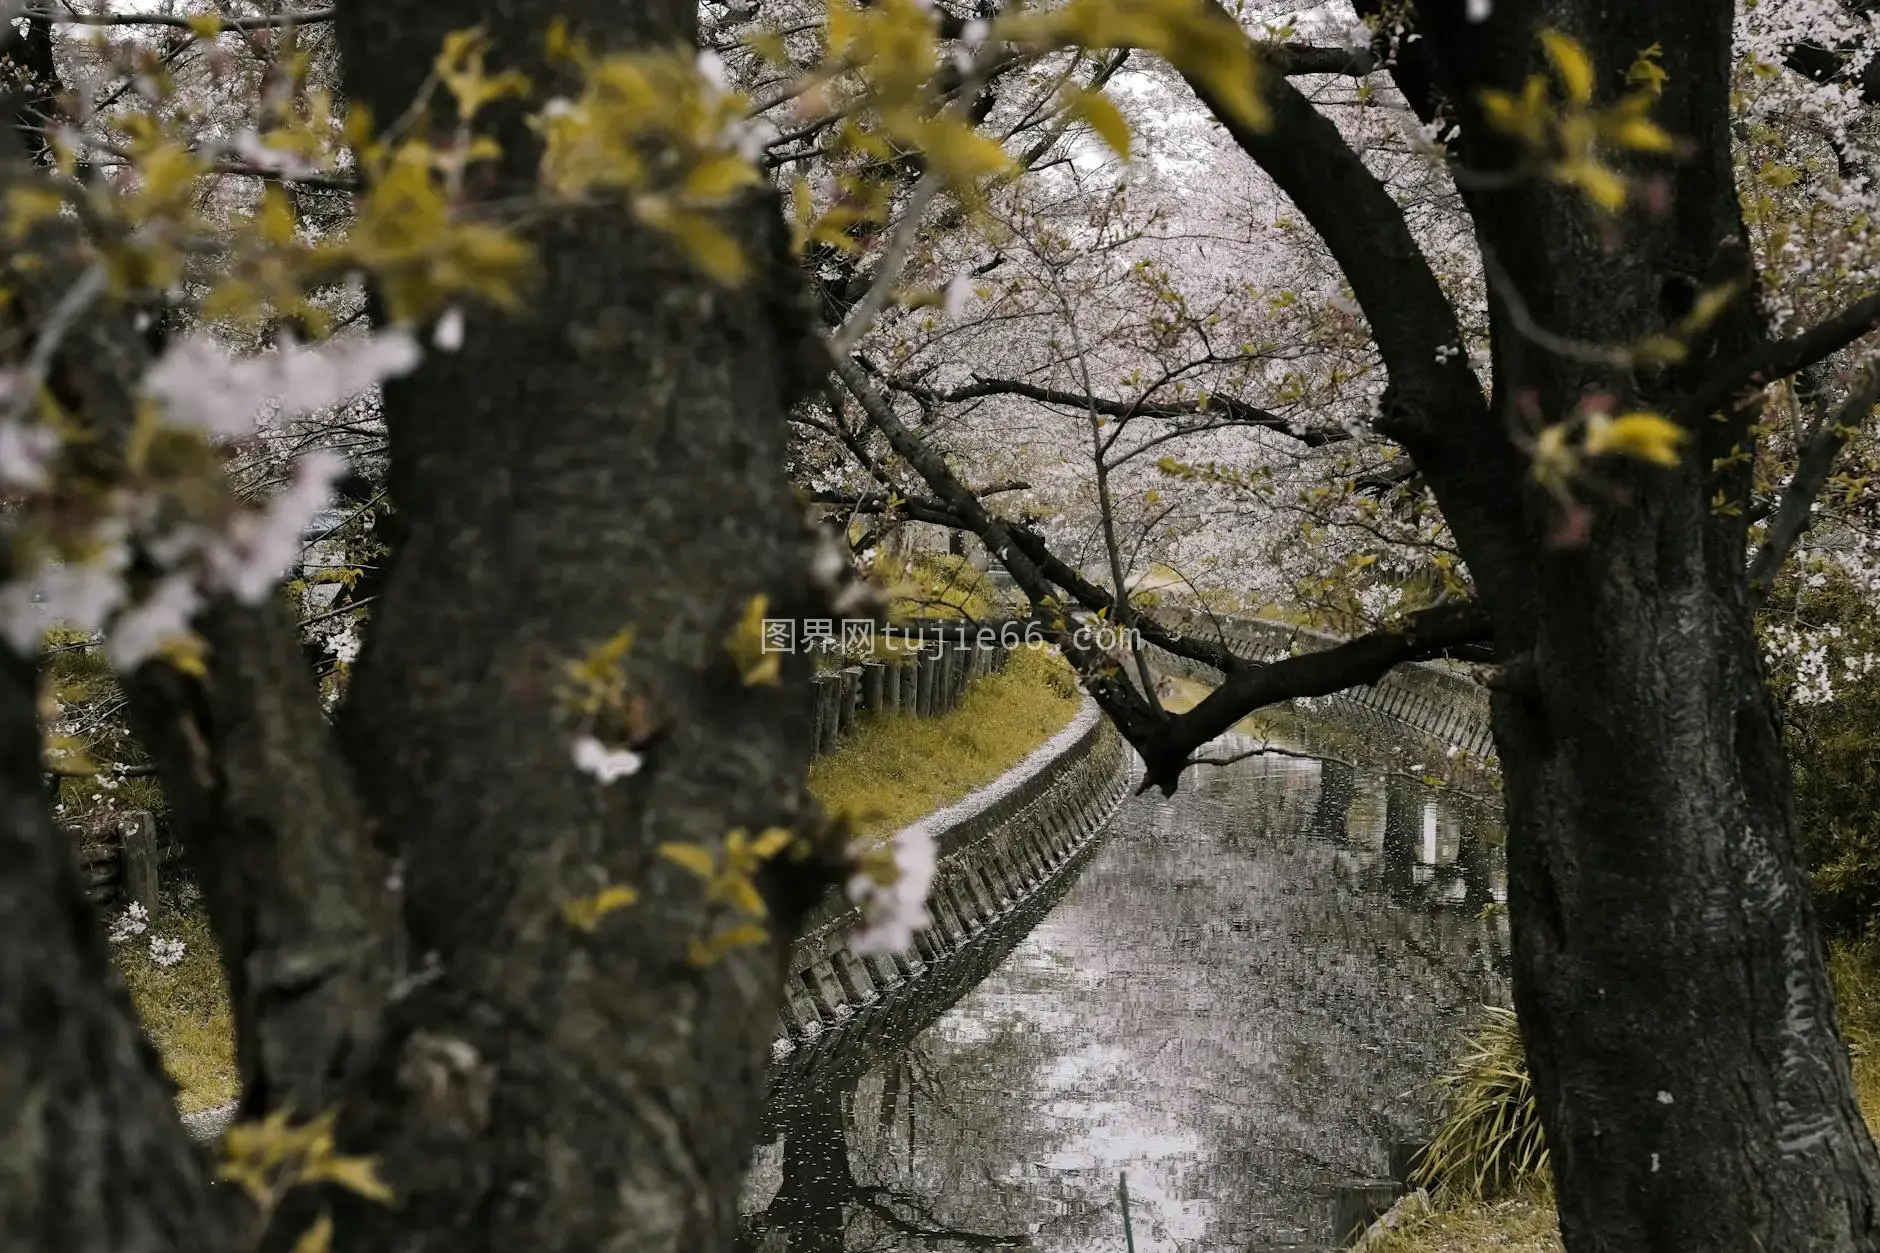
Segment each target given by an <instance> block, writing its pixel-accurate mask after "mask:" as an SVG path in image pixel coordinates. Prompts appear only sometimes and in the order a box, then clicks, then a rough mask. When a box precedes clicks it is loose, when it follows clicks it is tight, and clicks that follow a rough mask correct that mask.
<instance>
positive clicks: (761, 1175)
mask: <svg viewBox="0 0 1880 1253" xmlns="http://www.w3.org/2000/svg"><path fill="white" fill-rule="evenodd" d="M1499 838H1500V835H1499V824H1498V820H1497V816H1496V814H1495V812H1494V811H1493V809H1492V808H1490V807H1489V806H1488V805H1486V804H1484V803H1481V802H1479V801H1476V800H1471V799H1468V798H1464V797H1460V796H1458V795H1456V794H1455V793H1453V792H1446V791H1442V790H1437V789H1431V788H1429V787H1427V786H1425V785H1424V784H1423V783H1422V782H1420V781H1419V780H1418V779H1417V778H1415V777H1414V772H1409V771H1406V772H1402V773H1392V772H1389V771H1387V770H1386V769H1385V768H1383V767H1377V768H1374V769H1371V768H1365V767H1362V766H1360V767H1354V766H1351V765H1347V764H1344V763H1341V762H1320V761H1316V760H1308V759H1301V758H1295V757H1277V756H1260V757H1256V758H1250V759H1248V760H1244V761H1241V762H1238V763H1235V764H1232V765H1228V766H1223V767H1209V768H1205V769H1202V770H1200V771H1198V772H1197V773H1196V774H1195V775H1194V776H1192V777H1191V778H1190V779H1189V780H1188V781H1186V782H1185V785H1184V787H1183V790H1182V791H1181V792H1180V793H1179V794H1178V795H1177V796H1175V797H1173V798H1169V799H1163V798H1161V797H1159V796H1157V797H1137V798H1134V799H1132V800H1130V801H1128V802H1127V803H1126V804H1125V805H1124V807H1123V808H1122V810H1121V811H1120V812H1119V813H1118V814H1117V816H1116V817H1115V818H1114V819H1113V820H1112V823H1111V829H1110V831H1109V833H1108V835H1107V836H1106V837H1105V839H1104V840H1103V842H1102V843H1101V844H1100V845H1099V846H1098V847H1097V850H1096V851H1095V852H1094V854H1093V855H1092V856H1091V857H1090V859H1089V861H1088V862H1087V863H1086V864H1084V865H1083V866H1082V867H1081V868H1080V870H1079V871H1078V872H1077V873H1076V874H1075V875H1074V877H1072V876H1067V877H1066V879H1065V880H1064V881H1063V882H1062V883H1061V884H1060V885H1059V887H1058V889H1057V890H1056V891H1055V892H1054V893H1053V894H1052V899H1049V900H1044V901H1040V902H1038V903H1037V906H1036V907H1035V908H1034V909H1033V910H1031V911H1029V913H1028V914H1027V915H1026V916H1022V917H1018V918H1015V919H1012V920H1010V923H1009V925H1008V932H1007V934H1005V935H1003V936H993V937H990V938H989V940H988V942H987V945H986V947H985V949H984V950H983V951H981V952H980V953H979V954H977V955H976V956H975V958H974V959H973V960H972V961H971V962H970V963H968V965H967V966H963V967H962V968H961V969H960V970H957V971H955V972H953V973H952V975H951V976H950V977H949V978H948V979H946V980H945V982H944V983H943V984H936V985H935V986H933V987H932V988H930V989H927V990H926V991H925V992H924V993H922V996H921V998H919V999H917V1000H910V1001H907V1002H905V1003H902V1004H900V1005H898V1006H896V1007H893V1008H891V1009H890V1010H889V1011H887V1012H886V1013H885V1014H884V1016H883V1021H882V1024H881V1025H880V1027H879V1028H878V1029H876V1030H873V1031H871V1032H870V1033H869V1035H870V1036H871V1037H872V1042H871V1043H869V1044H866V1045H863V1046H859V1047H857V1048H854V1049H851V1050H850V1051H849V1055H848V1056H846V1057H842V1058H824V1059H820V1060H819V1064H818V1065H817V1066H814V1067H808V1066H806V1067H803V1068H800V1069H799V1070H797V1071H796V1072H794V1073H793V1075H791V1076H787V1077H785V1078H784V1079H783V1081H782V1082H780V1083H779V1086H778V1091H777V1094H776V1096H775V1098H774V1099H773V1107H772V1110H771V1124H772V1125H771V1129H770V1130H771V1134H772V1136H773V1142H772V1143H771V1144H769V1145H768V1146H767V1147H766V1148H764V1149H763V1150H761V1151H760V1153H759V1155H758V1162H757V1165H756V1167H755V1169H754V1170H753V1173H752V1178H751V1182H750V1187H749V1189H748V1196H747V1200H746V1209H747V1212H748V1213H749V1216H750V1218H749V1223H748V1239H747V1247H748V1248H751V1249H756V1250H766V1251H773V1253H782V1251H783V1250H792V1251H796V1250H821V1251H826V1253H848V1251H851V1250H863V1249H870V1250H917V1249H946V1248H961V1249H965V1248H987V1247H1025V1248H1034V1249H1038V1250H1043V1251H1052V1253H1056V1251H1063V1253H1072V1251H1076V1253H1083V1251H1085V1250H1116V1251H1117V1253H1121V1251H1122V1250H1123V1249H1124V1232H1123V1220H1122V1213H1121V1206H1120V1204H1119V1199H1118V1182H1119V1177H1120V1176H1121V1175H1122V1174H1123V1173H1124V1172H1127V1175H1128V1186H1129V1194H1130V1215H1131V1222H1132V1228H1133V1233H1132V1234H1133V1239H1134V1247H1135V1249H1136V1250H1137V1251H1138V1253H1154V1251H1170V1253H1172V1251H1174V1250H1181V1251H1182V1253H1215V1251H1217V1250H1218V1251H1220V1253H1230V1251H1231V1253H1248V1251H1249V1250H1251V1249H1260V1248H1263V1247H1264V1248H1275V1249H1281V1248H1288V1247H1296V1246H1305V1247H1315V1246H1318V1245H1320V1244H1322V1243H1324V1242H1325V1241H1327V1240H1328V1238H1329V1235H1330V1232H1329V1228H1330V1206H1329V1202H1328V1200H1327V1191H1328V1188H1329V1187H1330V1185H1332V1184H1334V1183H1338V1182H1342V1181H1347V1180H1350V1179H1352V1178H1364V1177H1377V1176H1379V1175H1382V1174H1384V1173H1385V1172H1386V1169H1387V1165H1388V1152H1389V1146H1390V1145H1391V1143H1392V1142H1393V1141H1399V1140H1405V1139H1411V1138H1415V1137H1416V1136H1418V1135H1420V1134H1422V1133H1424V1132H1426V1131H1427V1128H1428V1118H1429V1109H1430V1102H1429V1089H1428V1084H1429V1080H1430V1078H1431V1077H1432V1076H1433V1075H1434V1074H1435V1073H1436V1071H1437V1070H1438V1069H1440V1067H1441V1066H1442V1065H1443V1064H1444V1063H1445V1062H1446V1061H1447V1059H1448V1058H1449V1056H1450V1055H1451V1053H1452V1052H1453V1049H1454V1047H1455V1041H1456V1033H1457V1030H1458V1029H1459V1028H1460V1027H1461V1026H1462V1025H1464V1023H1465V1022H1466V1021H1467V1020H1468V1019H1469V1017H1470V1016H1471V1015H1472V1014H1473V1012H1474V1011H1475V1007H1476V1006H1478V1005H1480V1004H1481V1003H1482V1002H1483V1001H1484V1000H1487V999H1492V998H1494V997H1495V996H1496V994H1497V990H1496V987H1495V983H1496V979H1497V975H1496V973H1495V967H1496V963H1497V960H1498V957H1497V953H1498V944H1497V942H1496V940H1495V938H1494V936H1495V934H1496V930H1495V928H1494V927H1493V925H1492V924H1490V923H1487V922H1485V921H1484V917H1483V915H1484V909H1485V907H1486V906H1488V905H1489V904H1490V903H1491V902H1492V901H1494V900H1496V899H1499V898H1500V897H1501V896H1502V892H1503V886H1502V885H1503V871H1502V858H1501V850H1500V848H1499V845H1498V841H1499ZM1047 911H1048V912H1047Z"/></svg>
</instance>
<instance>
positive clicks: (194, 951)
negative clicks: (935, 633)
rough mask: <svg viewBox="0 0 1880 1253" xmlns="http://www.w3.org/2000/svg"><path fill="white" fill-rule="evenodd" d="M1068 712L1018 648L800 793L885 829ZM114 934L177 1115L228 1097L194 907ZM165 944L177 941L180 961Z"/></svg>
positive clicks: (863, 745)
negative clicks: (947, 705) (932, 712)
mask: <svg viewBox="0 0 1880 1253" xmlns="http://www.w3.org/2000/svg"><path fill="white" fill-rule="evenodd" d="M1077 706H1078V697H1077V688H1076V684H1075V683H1074V682H1073V681H1072V679H1071V674H1070V670H1069V668H1068V667H1067V666H1066V665H1065V664H1064V663H1063V661H1061V660H1059V659H1057V658H1055V657H1051V656H1048V655H1046V654H1045V653H1044V652H1043V651H1042V650H1035V649H1021V650H1019V651H1018V652H1015V653H1014V654H1012V657H1011V659H1010V660H1009V661H1008V662H1007V664H1006V668H1005V669H1004V670H1003V671H1000V672H998V673H996V674H990V675H985V676H983V677H981V678H980V679H978V680H976V681H975V682H974V683H973V684H972V685H971V686H970V687H969V688H968V689H967V692H966V695H965V697H964V699H963V700H961V702H960V705H959V707H958V708H957V709H955V710H954V711H953V712H952V713H950V714H947V715H946V716H945V717H941V718H915V717H912V716H908V715H900V714H890V715H884V716H882V717H879V718H875V719H871V720H870V721H869V722H868V723H867V724H866V725H865V726H864V727H863V728H862V730H861V731H860V732H859V733H858V734H857V735H855V736H854V737H853V738H852V739H851V740H850V741H849V742H848V743H846V744H844V745H843V746H842V747H841V749H840V750H838V751H837V752H835V753H833V754H831V755H829V756H827V757H821V758H818V759H817V760H816V762H815V763H814V765H813V766H812V767H811V769H810V780H809V787H810V792H811V793H812V794H813V795H814V796H815V797H816V799H817V800H818V801H819V802H821V803H822V805H823V806H824V807H825V808H827V809H829V810H830V811H831V812H835V811H837V810H842V809H846V810H848V811H850V812H852V813H855V814H856V815H857V816H858V817H859V818H861V819H862V827H863V829H864V830H865V831H880V832H888V831H893V830H895V829H897V828H899V827H901V826H905V825H906V824H907V823H909V822H912V821H913V820H915V819H916V818H919V817H920V816H921V815H922V814H925V813H929V812H931V811H933V810H935V809H939V808H941V807H942V806H945V805H949V804H952V803H953V802H954V801H956V800H959V799H960V798H961V797H963V796H965V795H966V794H967V793H969V792H972V791H973V790H975V789H977V788H979V787H983V786H984V785H985V784H987V783H990V782H991V781H992V780H994V779H996V778H998V777H999V775H1001V774H1003V773H1005V771H1007V770H1009V769H1011V768H1012V767H1013V766H1014V765H1016V764H1018V763H1019V762H1020V761H1022V760H1023V759H1024V758H1025V756H1026V754H1028V753H1030V752H1031V751H1032V750H1033V749H1034V748H1036V747H1037V746H1038V745H1040V744H1042V743H1044V741H1045V740H1047V739H1049V738H1050V737H1051V736H1052V735H1053V734H1055V733H1056V732H1057V731H1059V730H1061V729H1062V728H1063V727H1064V726H1065V724H1066V723H1068V722H1069V721H1070V719H1071V716H1072V715H1073V714H1074V713H1075V712H1076V711H1077ZM118 930H119V932H120V933H121V934H123V938H122V939H120V940H117V941H116V942H114V943H113V944H112V956H113V958H114V959H115V961H116V964H117V968H118V971H119V974H120V975H121V977H122V978H123V980H124V983H125V986H126V987H127V988H128V989H129V990H130V994H131V1000H132V1002H133V1003H134V1004H135V1005H136V1007H137V1013H138V1016H139V1017H140V1018H141V1019H142V1020H143V1024H144V1029H145V1031H146V1032H147V1033H148V1034H149V1036H150V1039H151V1042H152V1043H154V1044H155V1045H156V1046H157V1050H158V1051H159V1052H160V1053H161V1054H162V1055H163V1064H164V1067H165V1068H166V1069H167V1070H168V1071H169V1072H170V1075H171V1077H172V1078H173V1079H175V1080H176V1084H177V1088H178V1094H177V1105H178V1107H179V1108H180V1109H181V1110H182V1112H184V1113H193V1112H195V1111H197V1110H202V1109H208V1108H210V1107H212V1106H216V1105H220V1104H222V1103H224V1102H226V1101H229V1100H232V1099H234V1097H235V1093H236V1082H237V1076H236V1068H235V1056H234V1041H233V1020H232V1018H231V1016H230V1010H229V998H228V985H227V982H226V981H225V980H224V979H223V976H222V967H221V960H220V958H219V957H218V955H217V952H216V947H215V940H214V938H213V937H212V936H211V934H210V932H209V926H208V919H207V918H206V917H205V916H204V914H203V912H202V909H201V906H200V905H199V904H197V903H195V902H193V901H185V900H182V899H177V898H174V897H171V896H169V895H168V894H166V899H165V901H164V903H163V904H162V905H161V906H160V907H159V908H158V909H157V911H156V913H155V914H154V915H153V916H152V917H150V918H148V919H146V920H144V924H143V930H141V931H135V932H131V931H129V930H128V928H125V927H123V926H122V924H120V925H119V927H118ZM153 940H154V941H158V943H157V945H156V946H155V947H154V948H153V945H152V941H153ZM171 942H180V943H181V944H182V951H181V954H180V956H177V955H176V952H175V949H174V948H173V947H172V946H171ZM172 956H175V957H176V959H175V960H174V961H172V962H170V964H167V965H166V964H165V963H164V961H163V960H161V959H163V958H169V957H172Z"/></svg>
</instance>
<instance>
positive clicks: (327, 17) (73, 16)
mask: <svg viewBox="0 0 1880 1253" xmlns="http://www.w3.org/2000/svg"><path fill="white" fill-rule="evenodd" d="M336 12H337V10H334V9H308V10H306V11H305V12H302V13H271V14H268V15H266V16H264V17H228V18H220V19H218V21H219V22H220V29H222V30H238V31H239V30H276V29H279V28H281V27H283V26H312V25H315V24H316V23H320V22H330V21H332V20H333V16H334V14H335V13H336ZM19 16H22V17H31V18H38V19H39V20H40V21H44V22H51V23H53V24H54V25H57V26H165V27H169V28H170V29H172V30H192V29H194V24H196V23H200V22H201V21H202V20H203V19H202V18H189V17H173V16H171V15H169V14H166V13H77V12H74V11H72V10H70V9H51V8H29V9H26V10H25V11H24V12H23V13H21V14H19Z"/></svg>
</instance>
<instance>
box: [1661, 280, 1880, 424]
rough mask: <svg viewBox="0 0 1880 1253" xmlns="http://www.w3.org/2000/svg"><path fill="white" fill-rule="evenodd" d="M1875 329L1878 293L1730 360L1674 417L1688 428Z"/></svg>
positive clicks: (1879, 313)
mask: <svg viewBox="0 0 1880 1253" xmlns="http://www.w3.org/2000/svg"><path fill="white" fill-rule="evenodd" d="M1877 328H1880V294H1876V295H1872V296H1868V297H1866V298H1865V299H1862V300H1857V301H1855V302H1854V303H1853V304H1851V305H1849V306H1848V307H1847V308H1845V309H1843V310H1842V311H1841V312H1839V313H1837V314H1835V315H1834V316H1833V317H1831V318H1829V319H1828V320H1827V321H1825V322H1822V323H1820V324H1819V325H1817V326H1815V327H1813V328H1812V329H1810V330H1807V331H1804V332H1803V333H1802V334H1800V335H1796V336H1793V337H1791V338H1789V339H1783V340H1778V341H1776V342H1775V343H1773V344H1770V345H1769V346H1768V347H1767V348H1765V349H1763V350H1762V351H1761V352H1758V353H1755V354H1752V355H1751V356H1749V357H1748V358H1746V359H1738V360H1735V361H1732V362H1730V363H1729V364H1728V365H1727V366H1726V367H1725V368H1724V369H1722V370H1720V371H1719V372H1718V373H1717V374H1716V375H1714V376H1712V378H1711V379H1710V381H1708V382H1706V383H1705V384H1704V385H1703V386H1702V387H1700V388H1698V389H1697V391H1695V392H1693V393H1692V395H1691V397H1690V399H1689V400H1687V401H1685V402H1684V403H1683V404H1682V405H1680V406H1679V407H1678V417H1679V418H1680V420H1681V421H1682V422H1683V423H1684V424H1685V425H1686V426H1690V425H1694V424H1695V423H1697V422H1698V421H1701V420H1702V419H1703V418H1705V417H1708V416H1709V415H1710V414H1712V413H1715V412H1716V411H1717V410H1719V409H1722V408H1724V407H1725V406H1726V405H1733V404H1734V402H1735V401H1736V399H1737V397H1738V396H1739V395H1741V394H1742V393H1743V392H1745V391H1748V390H1760V389H1761V388H1764V387H1767V386H1768V385H1769V384H1771V383H1774V382H1778V381H1780V380H1782V379H1785V378H1787V377H1788V376H1789V375H1791V374H1794V373H1796V372H1797V371H1800V370H1805V369H1807V368H1808V367H1809V366H1811V365H1814V364H1815V363H1816V362H1819V361H1825V360H1827V359H1828V358H1829V357H1831V356H1833V355H1834V354H1835V353H1837V352H1839V351H1841V349H1843V348H1846V347H1847V346H1848V345H1849V344H1852V343H1854V342H1855V341H1856V340H1858V339H1860V338H1861V337H1862V336H1863V335H1867V334H1870V333H1871V332H1872V331H1874V330H1875V329H1877Z"/></svg>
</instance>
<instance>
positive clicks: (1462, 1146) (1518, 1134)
mask: <svg viewBox="0 0 1880 1253" xmlns="http://www.w3.org/2000/svg"><path fill="white" fill-rule="evenodd" d="M1466 1039H1467V1043H1466V1044H1465V1046H1464V1048H1463V1050H1462V1052H1461V1053H1460V1055H1459V1056H1458V1057H1457V1058H1456V1061H1455V1063H1454V1064H1453V1065H1452V1066H1451V1067H1450V1069H1449V1070H1447V1071H1446V1072H1444V1073H1443V1074H1442V1075H1440V1076H1439V1077H1438V1078H1437V1080H1436V1087H1437V1091H1438V1092H1440V1093H1441V1094H1442V1105H1443V1119H1442V1122H1441V1124H1440V1125H1439V1126H1438V1127H1437V1129H1436V1138H1435V1140H1434V1141H1433V1142H1432V1143H1431V1144H1430V1147H1429V1151H1428V1152H1427V1153H1425V1154H1424V1156H1423V1160H1422V1162H1421V1163H1420V1164H1419V1165H1418V1167H1417V1174H1418V1176H1419V1178H1417V1179H1414V1180H1412V1182H1414V1183H1421V1184H1430V1183H1431V1182H1432V1181H1433V1182H1434V1183H1435V1185H1436V1187H1437V1190H1438V1196H1437V1199H1438V1202H1439V1203H1441V1202H1444V1201H1449V1200H1454V1201H1457V1202H1465V1203H1466V1202H1469V1201H1476V1200H1480V1199H1482V1198H1484V1197H1491V1196H1496V1195H1500V1194H1503V1193H1509V1192H1512V1191H1514V1190H1515V1189H1516V1188H1518V1187H1521V1186H1523V1185H1526V1184H1529V1183H1533V1182H1535V1181H1539V1180H1543V1179H1545V1178H1546V1174H1547V1146H1546V1144H1545V1143H1544V1142H1543V1140H1542V1139H1541V1120H1540V1112H1539V1110H1537V1109H1536V1108H1535V1105H1534V1089H1533V1085H1532V1084H1530V1083H1529V1082H1528V1068H1527V1055H1526V1052H1525V1050H1524V1049H1523V1048H1522V1044H1521V1026H1520V1023H1519V1022H1517V1021H1516V1019H1515V1016H1514V1011H1513V1010H1511V1009H1503V1008H1501V1007H1499V1006H1492V1005H1491V1006H1486V1007H1484V1009H1483V1011H1482V1017H1481V1018H1480V1019H1479V1020H1478V1021H1477V1022H1476V1024H1475V1025H1474V1026H1473V1027H1472V1028H1471V1029H1470V1030H1469V1032H1468V1035H1467V1037H1466Z"/></svg>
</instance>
